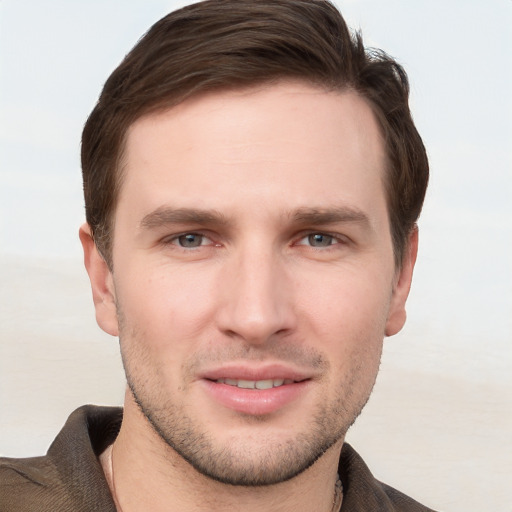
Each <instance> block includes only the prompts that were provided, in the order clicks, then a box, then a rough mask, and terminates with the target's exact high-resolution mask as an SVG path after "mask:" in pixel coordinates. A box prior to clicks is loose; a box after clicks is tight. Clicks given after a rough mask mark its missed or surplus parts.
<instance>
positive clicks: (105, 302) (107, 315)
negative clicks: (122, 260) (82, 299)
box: [79, 224, 119, 336]
mask: <svg viewBox="0 0 512 512" xmlns="http://www.w3.org/2000/svg"><path fill="white" fill-rule="evenodd" d="M79 236H80V241H81V242H82V247H83V249H84V264H85V268H86V269H87V273H88V274H89V280H90V281H91V288H92V298H93V301H94V308H95V309H96V322H98V325H99V326H100V327H101V328H102V329H103V330H104V331H105V332H106V333H107V334H111V335H112V336H118V335H119V328H118V322H117V310H116V299H115V288H114V280H113V278H112V272H111V271H110V269H109V267H108V265H107V263H106V261H105V260H104V259H103V256H102V255H101V254H100V252H99V251H98V248H97V247H96V244H95V242H94V240H93V238H92V232H91V228H90V226H89V224H84V225H83V226H82V227H81V228H80V231H79Z"/></svg>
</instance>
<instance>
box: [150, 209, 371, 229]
mask: <svg viewBox="0 0 512 512" xmlns="http://www.w3.org/2000/svg"><path fill="white" fill-rule="evenodd" d="M287 217H288V218H289V219H291V220H292V222H294V223H296V224H308V225H326V224H336V223H356V224H363V225H365V226H367V227H370V224H371V223H370V219H369V218H368V216H367V215H366V214H365V213H364V212H363V211H361V210H359V209H355V208H352V207H334V208H330V207H327V208H322V207H318V208H310V207H301V208H298V209H296V210H293V211H291V212H289V213H288V215H287ZM168 224H200V225H210V226H228V225H230V224H231V222H230V220H229V219H227V218H226V217H225V215H223V214H222V213H220V212H218V211H217V210H202V209H197V208H172V207H170V206H162V207H159V208H157V209H156V210H154V211H152V212H151V213H148V214H147V215H145V216H144V218H143V219H142V220H141V222H140V226H141V227H142V228H146V229H156V228H159V227H162V226H166V225H168Z"/></svg>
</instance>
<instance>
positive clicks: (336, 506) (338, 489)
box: [107, 444, 343, 512]
mask: <svg viewBox="0 0 512 512" xmlns="http://www.w3.org/2000/svg"><path fill="white" fill-rule="evenodd" d="M107 450H108V469H109V475H108V476H109V478H108V480H109V483H110V489H111V491H112V498H113V499H114V505H115V507H116V510H117V512H123V509H122V507H121V504H120V503H119V500H118V499H117V492H116V481H115V477H114V463H113V459H114V445H113V444H112V445H110V446H109V447H108V448H107ZM342 502H343V486H342V484H341V480H340V477H339V476H338V477H337V480H336V484H335V486H334V498H333V503H332V509H331V512H340V511H341V504H342Z"/></svg>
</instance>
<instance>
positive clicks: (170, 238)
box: [160, 229, 220, 250]
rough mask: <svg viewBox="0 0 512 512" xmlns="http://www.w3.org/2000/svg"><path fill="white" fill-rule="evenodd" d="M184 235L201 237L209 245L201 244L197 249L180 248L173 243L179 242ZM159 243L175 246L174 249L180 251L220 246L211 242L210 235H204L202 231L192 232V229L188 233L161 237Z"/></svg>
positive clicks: (182, 232) (183, 232)
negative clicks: (176, 248)
mask: <svg viewBox="0 0 512 512" xmlns="http://www.w3.org/2000/svg"><path fill="white" fill-rule="evenodd" d="M186 235H196V236H200V237H203V239H206V240H208V241H209V242H210V243H206V244H201V245H199V246H197V247H182V246H180V245H179V244H178V243H175V242H177V241H178V240H179V238H180V237H182V236H186ZM160 243H162V244H163V245H174V246H176V247H178V248H180V249H187V250H191V249H198V248H199V247H205V246H216V245H220V244H218V243H216V242H215V241H214V240H213V238H212V236H211V235H209V234H206V233H205V232H204V231H201V230H194V229H191V230H188V231H181V232H180V233H175V234H172V235H167V236H165V237H163V238H162V239H161V241H160Z"/></svg>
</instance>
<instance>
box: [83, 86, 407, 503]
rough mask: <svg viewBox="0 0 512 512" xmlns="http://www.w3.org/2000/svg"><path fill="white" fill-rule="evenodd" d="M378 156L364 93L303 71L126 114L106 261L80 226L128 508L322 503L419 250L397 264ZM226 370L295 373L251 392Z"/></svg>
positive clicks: (398, 322)
mask: <svg viewBox="0 0 512 512" xmlns="http://www.w3.org/2000/svg"><path fill="white" fill-rule="evenodd" d="M384 168H385V159H384V149H383V141H382V137H381V134H380V131H379V128H378V125H377V122H376V120H375V117H374V115H373V113H372V112H371V109H370V108H369V106H368V105H367V104H366V103H365V101H364V100H363V99H361V98H360V97H358V96H357V95H356V94H355V93H353V92H343V93H338V92H325V91H323V90H321V89H318V88H315V87H312V86H309V85H305V84H301V83H298V82H284V83H280V84H277V85H276V84H273V85H269V86H265V87H259V88H253V89H249V90H243V91H226V92H217V93H212V94H208V95H204V96H199V97H196V98H192V99H189V100H187V101H185V102H183V103H182V104H180V105H179V106H177V107H175V108H173V109H171V110H168V111H165V112H162V113H159V114H152V115H150V116H147V117H143V118H141V119H139V120H137V121H136V122H135V123H134V124H133V125H132V126H131V128H130V129H129V132H128V135H127V141H126V152H125V159H124V181H123V185H122V188H121V191H120V196H119V202H118V205H117V209H116V212H115V229H114V240H113V247H112V248H113V252H112V254H113V272H110V271H109V269H108V267H107V265H106V264H105V262H104V260H103V259H102V257H101V255H100V254H99V253H98V251H97V249H96V247H95V245H94V242H93V241H92V239H91V237H90V230H89V228H88V226H83V227H82V229H81V232H80V236H81V240H82V243H83V246H84V254H85V264H86V267H87V270H88V273H89V276H90V279H91V284H92V289H93V298H94V302H95V306H96V316H97V321H98V323H99V325H100V326H101V327H102V328H103V329H104V330H105V331H106V332H108V333H110V334H112V335H113V336H119V337H120V345H121V352H122V356H123V362H124V365H125V370H126V373H127V380H128V385H129V387H128V389H127V393H126V400H125V416H124V420H123V424H122V427H121V432H120V434H119V437H118V439H117V440H116V442H115V443H114V446H113V453H114V458H113V460H114V470H115V494H116V495H117V499H118V500H119V503H120V504H121V505H122V508H123V511H124V512H129V511H131V510H147V509H148V507H150V509H151V510H156V511H158V510H180V511H189V510H200V509H202V510H205V509H206V508H207V509H208V510H212V511H214V510H226V509H229V510H242V509H243V510H245V511H251V510H261V509H262V507H263V509H264V510H275V511H278V510H282V511H285V510H294V511H302V510H303V511H311V510H325V511H329V510H330V508H331V507H332V496H333V489H334V483H335V480H336V472H337V464H338V458H339V453H340V450H341V447H342V444H343V440H344V437H345V433H346V431H347V429H348V428H349V426H350V425H351V424H352V423H353V421H354V420H355V418H356V417H357V416H358V414H359V413H360V411H361V409H362V408H363V406H364V404H365V403H366V401H367V399H368V397H369V395H370V393H371V390H372V387H373V385H374V382H375V378H376V375H377V371H378V366H379V361H380V354H381V350H382V343H383V338H384V336H385V335H388V336H390V335H393V334H395V333H396V332H398V331H399V330H400V329H401V328H402V326H403V324H404V322H405V302H406V299H407V295H408V292H409V287H410V283H411V278H412V271H413V267H414V262H415V257H416V250H417V233H416V231H414V232H413V233H412V234H411V237H410V240H409V244H408V247H407V250H406V252H405V258H404V262H403V265H402V266H401V268H399V269H397V268H395V265H394V258H393V247H392V242H391V235H390V227H389V218H388V212H387V208H386V199H385V193H384V186H383V180H384V179H385V176H384ZM223 375H227V376H229V377H233V376H235V378H247V379H248V380H251V379H252V380H261V379H268V378H279V377H280V376H283V377H286V376H288V377H290V376H292V379H293V380H294V382H293V383H289V384H287V386H288V387H286V386H285V388H286V389H287V390H289V391H287V392H285V393H284V394H283V393H282V392H283V390H282V389H280V390H279V391H275V390H270V391H266V392H265V393H266V394H264V395H263V394H262V395H258V393H259V391H255V390H253V391H252V392H245V391H240V390H238V388H235V387H233V386H228V385H226V384H224V383H215V382H214V381H215V380H216V379H217V378H219V377H222V376H223ZM298 381H300V383H298ZM275 389H277V388H275ZM224 391H225V392H226V396H227V397H228V399H227V402H226V401H225V400H224V399H222V398H219V397H221V396H224V394H223V393H224ZM280 393H281V394H280ZM262 396H265V397H266V398H265V400H263V399H262V398H261V397H262ZM276 397H277V399H276ZM283 397H284V398H283ZM267 398H268V400H267ZM269 403H270V404H271V405H270V406H269V405H268V404H269ZM233 404H235V405H233ZM236 404H242V405H236ZM315 461H316V462H315ZM141 475H143V476H141ZM170 504H171V505H170ZM169 507H171V508H169ZM173 507H174V508H173ZM205 507H206V508H205Z"/></svg>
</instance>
